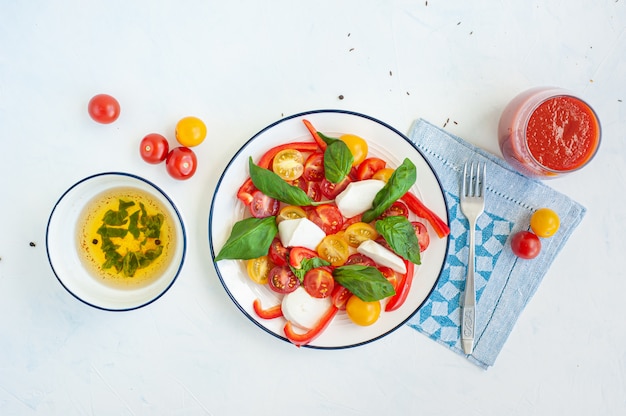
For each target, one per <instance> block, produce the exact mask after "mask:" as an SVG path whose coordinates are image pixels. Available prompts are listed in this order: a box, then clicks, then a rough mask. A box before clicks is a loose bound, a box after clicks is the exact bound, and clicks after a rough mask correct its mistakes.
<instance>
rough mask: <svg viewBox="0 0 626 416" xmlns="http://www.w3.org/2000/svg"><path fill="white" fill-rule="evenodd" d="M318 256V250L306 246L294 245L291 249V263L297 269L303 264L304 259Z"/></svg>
mask: <svg viewBox="0 0 626 416" xmlns="http://www.w3.org/2000/svg"><path fill="white" fill-rule="evenodd" d="M314 257H318V255H317V252H315V251H313V250H311V249H308V248H306V247H293V248H292V249H291V250H289V265H290V266H291V267H293V268H295V269H299V268H300V267H301V266H302V260H303V259H312V258H314Z"/></svg>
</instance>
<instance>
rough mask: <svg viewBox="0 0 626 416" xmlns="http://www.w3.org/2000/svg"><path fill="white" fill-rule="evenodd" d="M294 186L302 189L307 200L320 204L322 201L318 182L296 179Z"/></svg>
mask: <svg viewBox="0 0 626 416" xmlns="http://www.w3.org/2000/svg"><path fill="white" fill-rule="evenodd" d="M293 184H294V185H297V186H298V187H299V188H300V189H302V190H303V191H304V192H306V194H307V195H308V197H309V198H311V199H312V200H313V201H315V202H320V201H321V200H322V190H321V188H320V182H313V181H307V180H306V179H304V178H298V179H296V180H295V181H293Z"/></svg>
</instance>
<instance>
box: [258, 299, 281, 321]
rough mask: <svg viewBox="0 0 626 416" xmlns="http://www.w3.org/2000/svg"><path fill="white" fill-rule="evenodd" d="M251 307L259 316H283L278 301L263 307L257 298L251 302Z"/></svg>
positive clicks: (265, 317)
mask: <svg viewBox="0 0 626 416" xmlns="http://www.w3.org/2000/svg"><path fill="white" fill-rule="evenodd" d="M252 308H253V309H254V312H255V313H256V314H257V316H258V317H259V318H263V319H274V318H280V317H281V316H283V310H282V308H281V304H280V303H279V304H278V305H274V306H272V307H270V308H267V309H263V306H262V305H261V301H260V300H259V299H255V300H254V302H252Z"/></svg>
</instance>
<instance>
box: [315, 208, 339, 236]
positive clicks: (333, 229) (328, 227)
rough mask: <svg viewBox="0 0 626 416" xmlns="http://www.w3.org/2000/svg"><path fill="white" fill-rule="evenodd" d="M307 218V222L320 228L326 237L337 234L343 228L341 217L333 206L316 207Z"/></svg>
mask: <svg viewBox="0 0 626 416" xmlns="http://www.w3.org/2000/svg"><path fill="white" fill-rule="evenodd" d="M308 217H309V220H311V221H312V222H314V223H315V224H316V225H317V226H318V227H320V228H321V229H322V231H324V233H326V235H330V234H335V233H337V232H338V231H340V230H341V227H342V226H343V216H342V215H341V211H339V208H337V206H335V205H331V204H323V205H318V206H316V207H315V209H313V210H311V211H310V212H309V214H308Z"/></svg>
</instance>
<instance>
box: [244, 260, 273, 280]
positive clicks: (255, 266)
mask: <svg viewBox="0 0 626 416" xmlns="http://www.w3.org/2000/svg"><path fill="white" fill-rule="evenodd" d="M272 267H274V264H273V263H272V261H271V260H270V259H269V257H268V256H261V257H257V258H256V259H250V260H248V262H247V263H246V270H247V272H248V276H249V277H250V279H252V281H254V282H256V283H259V284H261V285H264V284H266V283H267V279H268V276H269V273H270V270H272Z"/></svg>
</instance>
